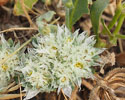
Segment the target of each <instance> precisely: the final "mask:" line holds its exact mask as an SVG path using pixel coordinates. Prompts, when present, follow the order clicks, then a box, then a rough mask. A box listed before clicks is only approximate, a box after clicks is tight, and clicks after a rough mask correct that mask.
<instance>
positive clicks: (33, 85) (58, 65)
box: [21, 26, 104, 97]
mask: <svg viewBox="0 0 125 100" xmlns="http://www.w3.org/2000/svg"><path fill="white" fill-rule="evenodd" d="M78 33H79V32H78V30H77V31H76V32H74V33H71V32H70V31H69V30H68V29H67V28H66V27H64V26H62V27H60V26H58V28H57V32H55V33H51V32H50V33H49V34H47V35H41V36H39V37H37V38H36V39H35V40H34V41H33V46H34V48H32V49H28V53H27V54H26V55H25V56H24V57H23V58H22V61H21V62H22V63H21V67H22V68H21V71H22V73H23V75H24V79H23V81H22V84H23V86H24V87H25V90H26V91H29V90H34V91H35V90H38V91H40V92H50V91H56V90H57V91H58V92H60V90H61V89H63V91H64V93H65V94H66V95H67V96H69V97H70V95H71V92H72V89H73V88H74V87H75V86H76V85H77V86H80V85H81V79H82V78H93V73H92V70H91V67H92V66H97V65H100V64H99V63H100V61H101V59H100V57H99V54H100V53H102V52H103V50H104V49H98V48H95V47H94V44H95V42H96V41H95V40H94V36H90V37H88V36H87V34H86V33H85V32H83V33H81V34H78Z"/></svg>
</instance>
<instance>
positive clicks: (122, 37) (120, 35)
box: [116, 34, 125, 39]
mask: <svg viewBox="0 0 125 100" xmlns="http://www.w3.org/2000/svg"><path fill="white" fill-rule="evenodd" d="M116 37H117V38H120V39H125V35H122V34H116Z"/></svg>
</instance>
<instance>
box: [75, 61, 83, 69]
mask: <svg viewBox="0 0 125 100" xmlns="http://www.w3.org/2000/svg"><path fill="white" fill-rule="evenodd" d="M75 67H77V68H80V69H82V68H83V64H82V63H80V62H77V63H76V64H75Z"/></svg>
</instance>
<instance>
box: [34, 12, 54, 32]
mask: <svg viewBox="0 0 125 100" xmlns="http://www.w3.org/2000/svg"><path fill="white" fill-rule="evenodd" d="M54 14H55V12H54V11H48V12H47V13H45V14H43V15H41V16H40V17H38V18H37V20H36V23H37V26H38V28H39V32H40V33H42V34H48V33H50V32H53V31H55V30H56V27H55V26H54V25H51V24H47V23H46V22H45V21H44V20H46V21H47V22H50V21H51V20H52V18H53V16H54Z"/></svg>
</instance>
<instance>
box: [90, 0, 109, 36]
mask: <svg viewBox="0 0 125 100" xmlns="http://www.w3.org/2000/svg"><path fill="white" fill-rule="evenodd" d="M108 4H109V0H96V1H95V2H94V3H93V5H92V6H91V8H90V18H91V22H92V26H93V30H94V33H95V34H96V35H97V36H98V32H99V21H100V17H101V15H102V12H103V11H104V9H105V8H106V7H107V6H108Z"/></svg>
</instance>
